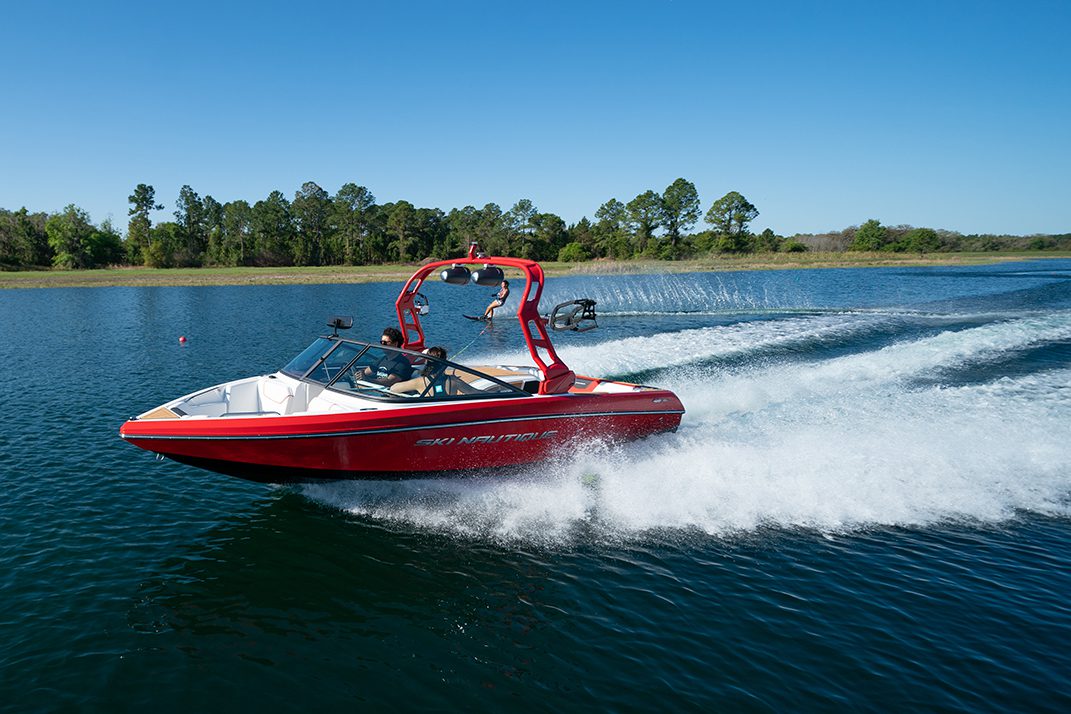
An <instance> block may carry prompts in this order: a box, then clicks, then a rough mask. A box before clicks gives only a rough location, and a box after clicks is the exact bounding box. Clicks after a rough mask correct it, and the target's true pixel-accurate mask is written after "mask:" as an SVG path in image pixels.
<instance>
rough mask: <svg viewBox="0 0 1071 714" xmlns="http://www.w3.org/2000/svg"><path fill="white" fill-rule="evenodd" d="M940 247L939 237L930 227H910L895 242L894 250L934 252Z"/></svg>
mask: <svg viewBox="0 0 1071 714" xmlns="http://www.w3.org/2000/svg"><path fill="white" fill-rule="evenodd" d="M940 249H941V239H940V238H939V237H938V236H937V231H935V230H933V229H932V228H912V229H911V230H909V231H908V232H907V233H905V234H904V237H903V238H901V239H900V240H899V241H898V242H897V244H896V250H899V251H904V252H908V253H934V252H936V251H938V250H940Z"/></svg>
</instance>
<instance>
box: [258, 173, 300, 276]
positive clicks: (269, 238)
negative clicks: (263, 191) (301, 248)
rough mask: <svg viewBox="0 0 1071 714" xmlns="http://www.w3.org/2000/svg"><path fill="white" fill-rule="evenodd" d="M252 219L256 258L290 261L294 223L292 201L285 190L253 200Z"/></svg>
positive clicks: (263, 261)
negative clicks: (285, 194)
mask: <svg viewBox="0 0 1071 714" xmlns="http://www.w3.org/2000/svg"><path fill="white" fill-rule="evenodd" d="M250 219H251V220H250V222H251V224H252V228H253V242H254V246H255V248H254V255H255V258H254V261H255V262H256V263H257V264H259V265H290V264H291V262H292V259H293V249H292V247H291V243H292V240H293V236H294V223H293V220H292V219H291V217H290V202H289V201H287V200H286V196H284V195H283V193H282V191H272V192H271V193H270V194H268V197H267V198H266V199H264V200H263V201H257V202H256V203H255V204H253V213H252V215H251V217H250Z"/></svg>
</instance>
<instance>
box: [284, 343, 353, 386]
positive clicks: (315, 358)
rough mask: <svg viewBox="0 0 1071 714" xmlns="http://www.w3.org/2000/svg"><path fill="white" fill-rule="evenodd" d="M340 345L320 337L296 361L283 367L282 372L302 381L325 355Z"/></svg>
mask: <svg viewBox="0 0 1071 714" xmlns="http://www.w3.org/2000/svg"><path fill="white" fill-rule="evenodd" d="M338 344H339V343H338V342H337V341H336V340H329V339H328V338H326V337H320V338H318V339H317V340H316V341H315V342H313V343H312V344H311V345H309V346H308V347H306V348H305V349H304V350H302V352H301V354H299V355H298V356H297V357H295V358H294V359H292V360H290V362H289V363H288V364H287V365H286V366H285V367H283V369H282V370H281V371H282V373H283V374H285V375H287V376H290V377H295V378H297V379H301V378H302V377H304V376H305V373H306V372H308V371H309V369H311V368H312V366H313V365H314V364H316V363H317V362H319V361H320V359H322V358H323V356H324V355H326V354H327V353H328V352H330V351H331V350H332V349H334V347H335V346H336V345H338Z"/></svg>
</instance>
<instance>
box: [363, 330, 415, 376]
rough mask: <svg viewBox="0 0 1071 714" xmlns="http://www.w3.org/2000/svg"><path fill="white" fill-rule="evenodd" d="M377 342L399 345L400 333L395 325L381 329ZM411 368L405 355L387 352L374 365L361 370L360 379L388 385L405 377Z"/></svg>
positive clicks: (400, 342) (388, 345)
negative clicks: (380, 335)
mask: <svg viewBox="0 0 1071 714" xmlns="http://www.w3.org/2000/svg"><path fill="white" fill-rule="evenodd" d="M379 344H381V345H383V346H384V347H399V348H400V347H401V346H402V333H401V332H399V331H398V329H397V328H395V327H388V328H385V329H384V330H383V336H382V337H380V338H379ZM412 370H413V366H412V365H411V364H410V363H409V360H407V359H406V358H405V355H403V354H400V353H398V352H387V353H385V354H384V355H383V357H382V359H380V360H379V362H378V363H377V364H376V365H375V366H368V367H365V368H364V371H363V372H361V375H362V376H361V379H364V380H367V381H369V382H375V383H376V384H382V385H383V386H385V387H389V386H391V385H393V384H396V383H398V382H400V381H402V380H403V379H406V378H407V377H408V376H409V375H410V373H411V372H412Z"/></svg>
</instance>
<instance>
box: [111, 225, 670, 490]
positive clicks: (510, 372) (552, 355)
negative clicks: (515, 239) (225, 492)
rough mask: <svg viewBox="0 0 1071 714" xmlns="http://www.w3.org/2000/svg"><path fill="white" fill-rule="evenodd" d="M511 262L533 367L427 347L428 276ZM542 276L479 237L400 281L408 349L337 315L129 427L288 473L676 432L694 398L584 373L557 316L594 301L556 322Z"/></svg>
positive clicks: (497, 455) (430, 465) (137, 434)
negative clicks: (297, 343) (361, 331)
mask: <svg viewBox="0 0 1071 714" xmlns="http://www.w3.org/2000/svg"><path fill="white" fill-rule="evenodd" d="M469 265H478V266H481V267H480V269H478V270H475V271H470V270H469V268H468V267H467V266H469ZM503 267H509V268H515V269H519V270H521V271H522V272H523V273H524V275H525V279H526V282H525V287H524V292H523V294H522V296H521V299H520V305H519V307H518V309H517V317H518V319H519V321H520V327H521V331H522V333H523V335H524V339H525V342H526V344H527V346H528V350H529V353H530V354H531V356H532V359H533V361H534V363H535V365H534V366H507V365H486V364H484V365H462V364H458V363H456V362H452V361H449V360H444V359H437V358H436V357H434V356H432V355H430V354H426V353H424V352H422V350H423V349H424V331H423V329H422V327H421V324H420V314H421V313H422V312H423V311H424V310H425V309H426V307H425V305H426V301H424V300H423V295H422V294H421V293H420V292H419V289H420V287H421V284H422V283H423V282H424V280H425V278H427V277H428V276H429V275H431V274H432V273H433V272H435V271H437V270H441V277H442V279H443V280H444V281H446V282H451V283H458V284H460V283H462V282H466V283H467V282H469V281H471V282H474V283H476V284H480V285H495V284H497V282H498V281H500V280H501V279H502V268H503ZM543 285H544V276H543V269H542V267H541V266H540V265H539V264H538V263H536V262H535V261H531V260H525V259H520V258H508V257H486V256H484V255H482V254H481V253H480V252H479V248H478V246H476V245H475V244H473V246H472V247H471V248H470V250H469V254H468V256H467V257H466V258H461V259H458V260H449V261H439V262H433V263H429V264H427V265H425V266H423V267H421V268H420V269H419V270H417V272H416V273H414V274H413V276H412V277H411V278H410V279H409V281H408V282H407V283H406V284H405V286H404V287H403V288H402V291H401V294H400V295H399V296H398V299H397V301H396V302H395V308H396V311H397V314H398V323H399V326H400V327H401V332H402V335H403V337H404V344H403V345H402V347H401V348H393V347H390V346H386V345H381V344H368V343H365V342H360V341H357V340H350V339H346V338H344V337H340V336H339V335H338V330H339V329H340V328H347V327H349V326H351V325H352V320H347V319H345V318H334V319H333V321H332V322H331V323H329V326H331V327H334V328H335V329H334V332H333V333H332V334H331V335H325V336H323V337H320V338H318V339H317V340H316V341H315V342H313V343H312V344H311V345H310V346H309V347H308V348H306V349H305V350H304V351H303V352H301V354H299V355H298V356H297V357H295V358H294V359H293V360H291V362H290V363H289V364H287V365H286V366H285V367H283V368H282V369H281V370H280V371H279V372H276V373H275V374H269V375H263V376H258V377H249V378H246V379H239V380H235V381H233V382H227V383H225V384H220V385H217V386H214V387H210V388H208V389H203V390H200V391H197V392H194V393H192V394H188V395H186V396H184V397H180V398H178V399H175V400H173V401H170V402H167V403H166V404H163V405H161V406H159V407H156V408H155V409H152V410H150V411H147V412H145V413H144V414H141V415H139V416H137V417H134V418H132V419H130V420H129V421H127V422H126V423H124V424H123V425H122V427H121V428H120V430H119V434H120V436H122V438H123V439H125V440H127V441H129V442H130V443H132V444H134V445H136V446H139V447H141V448H143V449H146V450H148V451H152V452H155V453H157V454H159V455H161V456H166V457H168V458H170V459H174V460H175V461H179V462H182V463H186V464H191V465H194V466H199V467H201V468H204V469H208V470H210V471H217V472H220V473H224V474H229V475H232V476H238V477H241V478H245V479H249V480H252V481H259V482H265V483H286V482H298V481H318V480H338V479H386V478H414V477H430V476H442V475H456V474H460V473H465V472H475V471H486V470H491V471H492V472H501V471H503V470H505V469H507V468H508V467H515V466H520V465H523V464H530V463H533V462H537V461H542V460H545V459H550V458H554V457H555V456H559V455H564V454H568V453H570V450H571V449H574V448H575V447H576V446H577V445H578V444H581V443H583V442H584V441H590V440H603V441H609V442H620V441H628V440H634V439H639V438H643V437H646V436H649V435H652V434H657V433H659V432H665V431H673V430H675V429H676V428H677V426H678V425H679V424H680V421H681V417H682V415H683V414H684V407H683V406H682V404H681V402H680V400H679V399H678V398H677V396H676V395H675V394H673V393H672V392H670V391H667V390H664V389H658V388H655V387H647V386H643V385H636V384H629V383H626V382H618V381H611V380H605V379H598V378H594V377H582V376H577V375H575V374H574V373H573V371H572V370H570V369H569V368H568V367H567V366H566V365H565V364H564V363H563V362H562V361H561V359H560V358H559V357H558V355H557V353H556V352H555V350H554V347H553V345H552V344H551V342H550V337H549V335H548V333H547V325H548V324H549V325H551V326H552V329H553V328H558V329H562V328H561V327H559V325H561V324H564V325H566V326H567V327H568V328H569V329H574V330H576V329H584V327H582V326H581V325H580V324H578V322H577V320H578V319H579V318H580V317H582V316H584V315H586V314H587V312H588V311H590V315H591V317H592V318H593V317H594V312H593V310H592V309H591V306H593V305H594V303H592V302H591V301H577V305H579V306H581V307H578V308H574V312H572V313H568V310H567V311H566V312H567V315H566V319H565V320H564V321H555V320H548V319H547V318H544V317H542V316H541V315H540V314H539V298H540V295H541V293H542V290H543ZM588 303H590V306H587V304H588ZM567 305H570V303H563V306H567ZM585 306H587V307H585ZM558 307H559V308H560V307H562V306H558ZM581 309H584V310H585V312H584V315H582V314H581ZM399 361H402V364H403V365H405V366H406V367H408V368H411V369H412V378H411V379H409V380H406V381H404V382H397V383H394V384H391V385H390V386H385V385H384V384H383V383H380V381H379V380H378V379H377V376H376V374H377V373H376V370H377V367H378V366H380V365H382V364H384V363H385V362H393V363H394V364H397V363H398V362H399Z"/></svg>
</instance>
